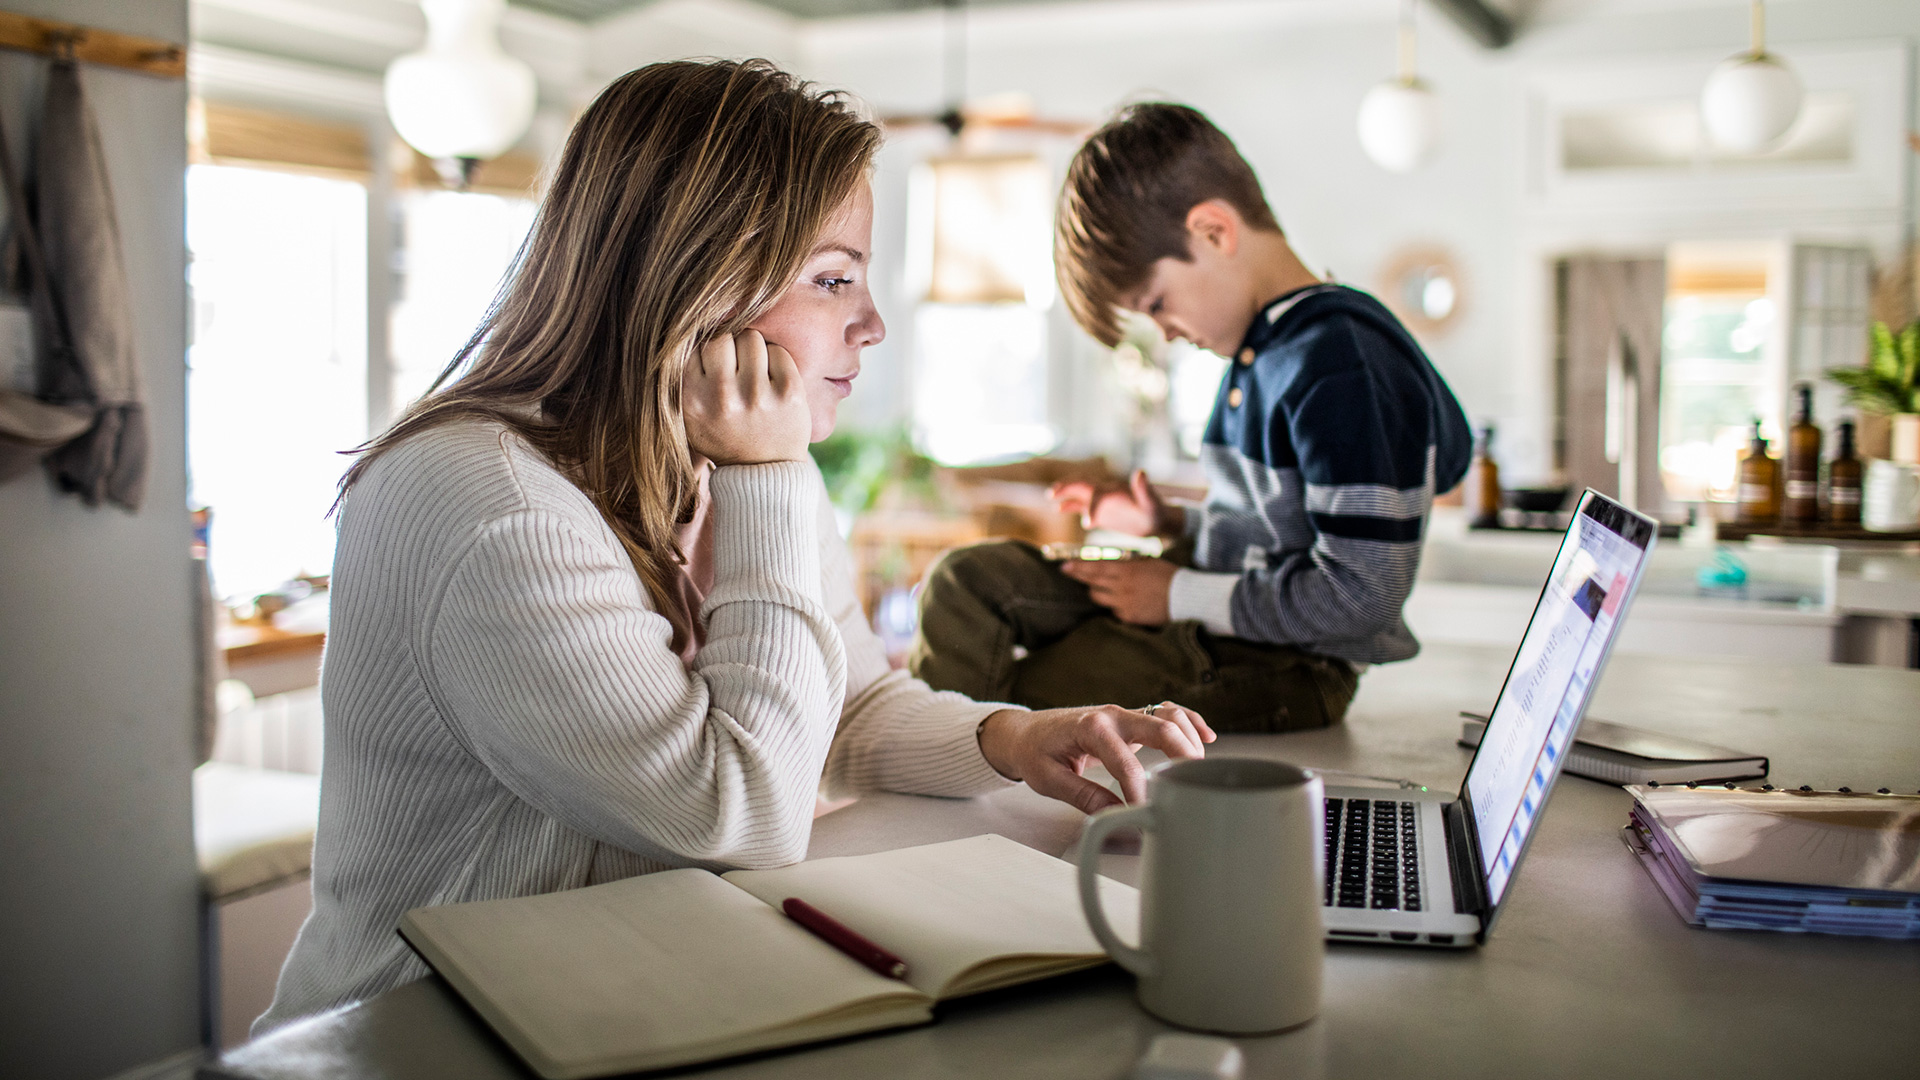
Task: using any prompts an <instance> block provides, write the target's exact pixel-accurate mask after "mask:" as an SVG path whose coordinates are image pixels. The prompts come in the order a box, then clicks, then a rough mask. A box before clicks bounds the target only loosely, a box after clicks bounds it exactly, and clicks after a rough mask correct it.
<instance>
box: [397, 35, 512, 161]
mask: <svg viewBox="0 0 1920 1080" xmlns="http://www.w3.org/2000/svg"><path fill="white" fill-rule="evenodd" d="M506 7H507V5H506V0H420V8H421V10H422V11H424V12H425V13H426V16H427V45H426V48H424V49H422V50H420V51H419V52H415V53H408V54H407V55H405V56H402V57H400V58H399V59H397V60H395V61H394V62H393V63H392V64H390V65H388V67H387V79H386V99H387V115H388V117H390V118H391V119H392V120H393V129H394V130H395V131H397V132H399V134H400V137H401V138H402V139H405V140H406V141H407V143H408V144H409V145H411V146H412V147H413V148H414V149H416V150H418V151H420V152H421V153H422V154H425V155H426V156H427V157H429V158H432V159H434V161H435V162H436V164H440V163H447V164H450V165H452V166H453V168H452V170H451V171H453V172H455V173H457V176H458V180H459V183H458V184H456V186H462V185H463V184H464V181H465V180H466V179H467V178H468V177H470V176H471V175H472V172H473V167H474V165H475V164H477V163H478V162H480V161H484V160H486V159H488V158H492V157H498V156H499V155H500V154H502V153H504V152H505V151H506V150H507V148H508V147H511V146H512V145H513V144H514V143H515V142H517V141H519V139H520V136H522V135H524V134H526V131H527V125H528V124H530V123H531V122H532V121H533V105H534V94H535V85H534V80H533V69H532V68H530V67H528V66H527V65H526V63H525V62H523V61H521V60H518V59H516V58H514V57H512V56H508V55H507V54H506V52H505V51H503V50H502V49H501V48H500V39H499V28H500V17H501V15H502V14H504V13H505V11H506ZM448 172H449V169H448V168H446V167H445V166H444V165H443V167H442V175H443V176H445V175H447V173H448Z"/></svg>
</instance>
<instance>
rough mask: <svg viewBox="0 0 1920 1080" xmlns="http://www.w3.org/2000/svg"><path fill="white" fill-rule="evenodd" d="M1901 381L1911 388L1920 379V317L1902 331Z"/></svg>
mask: <svg viewBox="0 0 1920 1080" xmlns="http://www.w3.org/2000/svg"><path fill="white" fill-rule="evenodd" d="M1900 353H1901V356H1900V360H1901V364H1900V382H1901V384H1902V385H1904V386H1906V387H1907V388H1908V389H1909V390H1911V389H1913V387H1914V383H1915V382H1916V381H1920V319H1915V320H1914V321H1913V322H1911V323H1909V324H1908V325H1907V328H1906V329H1905V330H1903V331H1901V332H1900Z"/></svg>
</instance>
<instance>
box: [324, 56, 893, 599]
mask: <svg viewBox="0 0 1920 1080" xmlns="http://www.w3.org/2000/svg"><path fill="white" fill-rule="evenodd" d="M879 145H880V132H879V130H878V129H877V128H875V127H874V126H873V125H872V124H870V123H868V122H866V121H864V120H862V119H860V118H859V117H858V116H856V115H855V114H854V113H853V111H852V109H851V108H850V107H849V103H848V102H847V100H846V99H845V98H844V96H843V95H841V94H838V93H836V92H830V91H820V90H817V89H816V88H814V87H813V86H811V85H809V84H807V83H803V82H801V81H799V80H797V79H795V78H794V77H793V76H791V75H789V74H787V73H786V72H783V71H781V70H779V69H778V68H776V67H774V66H773V65H772V64H770V63H768V62H766V61H764V60H750V61H746V62H738V63H736V62H730V61H716V62H691V61H676V62H672V63H662V64H653V65H650V66H648V67H644V68H640V69H639V70H636V71H632V72H629V73H627V74H626V75H623V76H621V77H620V78H619V79H617V80H615V81H614V83H613V84H612V85H611V86H609V87H607V89H606V90H605V91H603V92H602V93H601V94H600V96H599V97H598V98H597V99H596V100H595V101H594V103H593V104H592V105H590V106H589V107H588V108H587V110H586V112H584V113H583V114H582V115H581V117H580V120H579V122H578V123H577V124H575V125H574V129H573V133H572V134H571V135H570V136H569V137H568V139H567V144H566V148H565V150H564V151H563V152H562V154H561V158H560V164H559V167H558V168H557V169H556V170H555V172H554V174H553V179H552V182H551V184H550V185H549V187H548V190H547V194H546V197H545V199H544V200H543V201H542V203H541V205H540V210H539V212H538V214H537V215H536V217H535V219H534V223H533V228H532V230H531V232H530V233H529V234H528V236H527V239H526V241H525V243H524V244H522V246H521V249H520V253H519V255H518V257H517V259H516V261H515V266H514V269H513V270H512V272H511V273H510V274H509V275H508V278H507V281H506V283H505V284H504V285H503V286H502V288H501V290H500V294H499V295H498V297H497V298H496V299H495V300H494V303H493V307H492V308H491V309H490V310H489V311H488V313H487V316H486V318H485V320H484V321H482V323H481V324H480V327H479V329H478V330H476V331H475V333H474V335H473V337H472V338H471V339H470V340H469V341H468V342H467V344H466V346H465V347H464V348H462V349H461V350H460V352H459V354H458V355H456V356H455V357H454V358H453V361H452V362H451V363H449V364H448V365H447V367H446V369H445V370H444V371H442V372H441V373H440V377H439V378H438V379H437V380H435V382H434V385H433V388H432V389H430V390H429V391H428V392H427V394H426V396H425V397H423V398H421V399H420V400H419V401H417V402H415V403H414V404H413V405H412V406H411V407H409V408H408V409H407V411H406V413H405V414H404V415H402V416H401V418H400V419H399V421H398V422H396V423H395V424H394V425H393V426H392V427H390V428H388V429H387V430H386V431H385V432H384V433H382V434H381V435H380V436H379V437H377V438H375V439H372V440H370V441H369V442H368V443H366V444H365V445H364V446H362V447H360V448H359V449H358V450H357V451H355V452H356V453H358V454H359V457H358V459H357V460H355V461H354V463H353V465H352V467H350V468H349V469H348V470H347V473H346V475H345V476H344V477H343V478H342V479H341V481H340V498H341V500H343V501H344V500H345V498H346V496H347V493H348V491H349V490H350V489H351V488H352V487H353V485H354V483H355V482H356V481H357V480H359V479H360V478H361V477H362V476H364V475H365V474H366V471H367V469H368V468H369V467H370V466H371V465H372V464H373V462H374V461H375V460H377V459H378V458H379V457H380V455H381V454H384V453H385V452H387V451H388V450H391V449H392V448H393V447H394V446H396V445H398V444H399V443H401V442H403V441H405V440H406V439H408V438H411V437H412V436H414V435H417V434H419V433H420V432H422V431H425V430H427V429H429V428H433V427H438V426H439V425H441V424H446V423H450V422H453V421H455V420H459V419H463V418H474V417H484V418H487V419H491V420H494V421H496V422H498V423H501V424H504V425H506V426H507V427H509V428H512V429H514V430H515V431H517V432H519V433H520V434H521V435H522V436H524V437H525V438H526V440H527V441H528V442H529V443H530V444H532V445H533V446H534V447H536V448H537V449H539V450H540V451H541V452H542V453H544V454H545V455H546V456H547V457H548V458H550V459H551V460H552V461H553V462H554V463H555V464H556V466H558V467H559V468H561V469H562V470H563V471H565V472H566V473H567V474H568V476H569V477H570V478H571V479H572V480H573V481H574V482H575V483H576V484H578V485H579V486H580V488H581V489H582V490H583V491H585V492H586V494H587V495H588V497H589V498H591V499H592V500H593V502H594V505H595V506H597V507H598V508H599V510H600V513H601V514H602V515H603V516H604V517H605V518H606V521H607V524H608V525H610V526H611V527H612V528H613V531H614V532H615V533H616V534H617V535H618V536H619V537H620V541H621V543H622V544H623V545H624V546H625V547H626V549H627V554H628V555H629V557H630V558H631V559H632V560H633V564H634V567H635V569H636V570H638V571H639V573H640V577H641V579H642V580H643V581H644V582H645V583H646V586H647V591H648V593H649V594H650V595H651V596H652V598H653V601H654V604H655V606H656V607H657V608H658V609H659V610H662V611H665V610H668V603H669V600H668V598H669V596H671V595H672V594H673V592H674V590H673V588H672V583H673V581H674V578H675V576H676V574H677V573H678V564H679V562H680V552H679V549H678V547H677V544H676V537H675V531H676V526H677V525H679V524H681V523H683V522H685V521H687V520H688V519H689V518H690V516H691V514H692V511H693V507H694V501H695V499H696V497H697V493H698V482H699V478H698V476H697V475H696V474H695V472H694V469H693V463H692V459H691V457H690V455H689V454H688V451H687V439H686V429H685V426H684V424H683V422H682V419H681V412H680V378H681V373H682V372H683V371H685V370H686V366H687V363H688V361H689V360H690V359H691V358H692V357H693V356H694V355H695V354H696V352H697V350H698V349H699V347H700V345H701V344H702V343H703V342H706V341H709V340H711V339H713V338H715V337H718V336H719V335H722V334H733V333H737V332H739V331H741V330H743V329H745V328H746V327H747V325H748V324H749V323H751V322H753V321H754V320H755V319H757V318H758V317H759V316H760V315H762V314H764V313H765V312H766V311H767V310H768V309H769V308H771V307H772V306H773V304H774V303H775V301H777V300H778V299H779V298H780V295H781V294H782V293H783V292H785V291H786V289H787V287H788V285H789V284H791V282H792V281H793V279H794V277H795V275H797V274H798V273H799V272H800V269H801V265H802V263H803V262H804V261H805V260H806V259H807V257H808V256H809V255H810V254H811V251H812V247H813V245H814V244H815V243H816V242H817V241H818V239H819V236H820V234H821V232H822V231H823V230H824V228H825V227H826V224H827V222H828V220H829V219H830V218H831V216H832V215H833V213H834V211H835V210H837V209H838V208H839V206H840V205H841V203H843V202H844V201H845V200H846V199H847V198H848V197H849V196H850V195H851V194H852V192H853V191H854V190H855V188H856V186H857V185H858V184H859V183H860V182H861V180H862V179H863V178H864V177H865V175H866V171H867V168H868V166H869V164H870V162H871V161H872V158H873V155H874V153H875V151H876V150H877V149H878V148H879ZM530 406H537V408H529V407H530ZM335 505H336V507H337V506H338V505H340V504H339V503H336V504H335Z"/></svg>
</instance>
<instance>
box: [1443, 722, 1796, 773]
mask: <svg viewBox="0 0 1920 1080" xmlns="http://www.w3.org/2000/svg"><path fill="white" fill-rule="evenodd" d="M1460 715H1461V716H1462V717H1464V718H1465V719H1466V723H1464V724H1461V725H1460V745H1461V746H1464V747H1467V748H1469V749H1472V748H1473V747H1476V746H1479V745H1480V738H1481V736H1482V735H1484V734H1485V733H1486V730H1487V718H1486V717H1484V716H1482V715H1480V714H1479V713H1470V712H1463V713H1461V714H1460ZM1566 771H1568V772H1570V773H1572V774H1573V775H1575V776H1584V777H1586V778H1587V779H1589V780H1598V781H1600V782H1601V783H1604V784H1622V785H1624V784H1645V783H1649V782H1657V783H1661V784H1684V783H1687V782H1689V781H1693V782H1697V783H1706V782H1707V781H1710V780H1711V781H1726V780H1750V779H1755V778H1758V777H1762V776H1765V775H1767V759H1766V757H1765V756H1763V755H1760V754H1751V753H1748V752H1746V751H1744V750H1735V749H1733V748H1732V747H1728V746H1715V745H1714V744H1712V743H1704V742H1698V741H1695V740H1693V739H1683V738H1681V737H1680V736H1678V735H1668V734H1665V733H1664V732H1659V731H1648V730H1647V729H1646V728H1637V727H1629V726H1628V725H1626V724H1616V723H1613V722H1611V721H1608V720H1601V719H1599V718H1598V717H1593V716H1589V717H1587V718H1586V719H1585V720H1582V721H1581V722H1580V733H1579V735H1578V736H1577V737H1576V738H1575V740H1574V744H1573V752H1572V753H1570V754H1568V755H1567V767H1566Z"/></svg>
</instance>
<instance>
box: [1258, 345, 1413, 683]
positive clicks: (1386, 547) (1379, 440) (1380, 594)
mask: <svg viewBox="0 0 1920 1080" xmlns="http://www.w3.org/2000/svg"><path fill="white" fill-rule="evenodd" d="M1273 423H1275V424H1282V423H1284V424H1286V425H1287V426H1288V431H1287V435H1288V437H1289V438H1290V439H1291V441H1292V444H1293V446H1294V448H1295V452H1296V453H1297V454H1298V455H1299V477H1300V483H1301V485H1302V487H1303V488H1304V491H1303V493H1302V494H1303V501H1304V504H1305V511H1306V519H1307V525H1308V527H1309V529H1310V530H1311V531H1312V535H1313V538H1312V543H1311V544H1309V545H1306V546H1303V547H1299V548H1294V549H1291V550H1288V551H1286V552H1285V553H1283V554H1281V555H1280V556H1279V557H1278V558H1277V559H1275V560H1274V561H1273V562H1272V563H1270V564H1269V565H1267V566H1265V567H1256V568H1253V569H1249V570H1247V571H1245V572H1244V573H1242V574H1241V575H1240V580H1239V582H1238V584H1237V586H1236V587H1235V588H1234V589H1233V594H1232V612H1233V625H1234V627H1235V629H1236V630H1237V631H1238V632H1239V635H1240V636H1241V637H1244V638H1248V639H1250V640H1254V641H1262V642H1268V643H1272V644H1308V645H1315V646H1319V647H1322V648H1325V647H1326V646H1327V645H1328V644H1329V643H1335V642H1343V641H1364V640H1366V639H1369V638H1371V637H1373V636H1374V635H1376V634H1379V633H1381V632H1382V631H1385V630H1388V629H1389V628H1391V627H1393V626H1395V625H1396V624H1398V622H1399V620H1400V617H1401V609H1402V607H1403V606H1404V605H1405V604H1406V600H1407V596H1408V594H1410V593H1411V592H1412V591H1413V580H1414V574H1415V571H1416V570H1417V569H1418V568H1419V563H1420V541H1421V536H1422V533H1423V532H1424V529H1425V525H1426V516H1427V511H1428V510H1429V508H1430V507H1431V505H1432V503H1433V461H1434V457H1433V433H1432V431H1431V427H1432V425H1431V423H1430V422H1429V419H1428V417H1427V416H1426V414H1425V413H1424V412H1416V411H1415V410H1411V409H1407V408H1405V407H1404V406H1403V405H1402V403H1401V401H1400V400H1399V399H1398V398H1396V396H1395V395H1394V394H1392V393H1391V392H1389V390H1388V389H1387V388H1384V387H1381V386H1379V385H1377V383H1376V382H1375V380H1374V379H1373V378H1372V377H1370V375H1369V374H1368V372H1367V371H1365V370H1364V369H1361V368H1359V367H1357V366H1355V367H1351V368H1349V369H1348V370H1346V371H1344V372H1341V373H1339V374H1336V375H1330V376H1327V377H1324V378H1321V379H1319V380H1316V381H1315V382H1313V383H1311V384H1310V385H1308V386H1307V387H1305V389H1304V391H1303V392H1302V393H1301V394H1300V395H1299V396H1298V397H1297V398H1295V399H1294V400H1291V401H1287V402H1284V403H1283V407H1282V408H1281V409H1277V410H1275V412H1274V416H1273Z"/></svg>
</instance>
